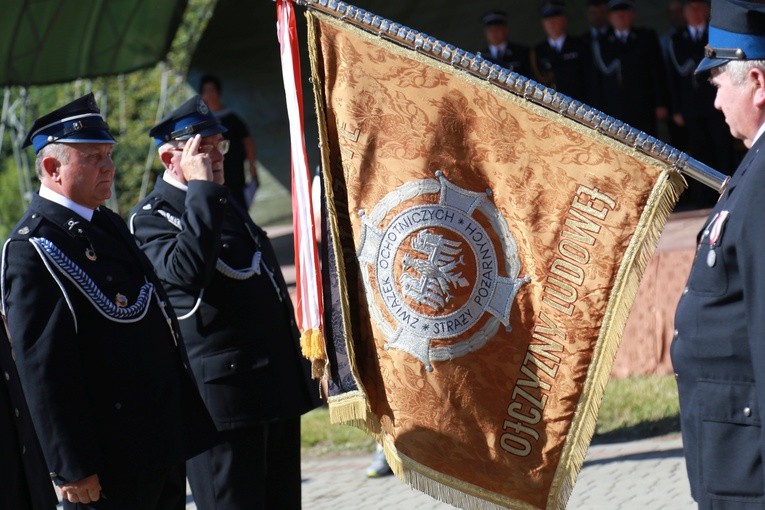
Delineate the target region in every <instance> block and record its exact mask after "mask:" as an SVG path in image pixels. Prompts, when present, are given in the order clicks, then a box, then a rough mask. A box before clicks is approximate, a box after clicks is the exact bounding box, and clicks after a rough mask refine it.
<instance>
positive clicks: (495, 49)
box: [489, 42, 507, 58]
mask: <svg viewBox="0 0 765 510" xmlns="http://www.w3.org/2000/svg"><path fill="white" fill-rule="evenodd" d="M506 49H507V42H503V43H502V44H498V45H496V46H489V51H490V52H491V56H492V57H493V58H497V57H499V56H500V55H504V54H505V50H506Z"/></svg>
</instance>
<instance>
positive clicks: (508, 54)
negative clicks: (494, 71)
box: [480, 11, 531, 76]
mask: <svg viewBox="0 0 765 510" xmlns="http://www.w3.org/2000/svg"><path fill="white" fill-rule="evenodd" d="M481 21H482V22H483V33H484V36H485V37H486V44H487V46H486V48H484V49H483V50H481V52H480V55H481V56H482V57H483V58H485V59H486V60H489V61H491V62H493V63H495V64H499V65H501V66H502V67H504V68H506V69H509V70H511V71H514V72H516V73H518V74H522V75H523V76H530V74H529V73H530V71H531V69H530V67H529V49H528V48H527V47H526V46H523V45H520V44H515V43H512V42H510V41H508V39H507V35H508V33H509V30H508V28H507V13H505V12H504V11H492V12H489V13H486V14H485V15H484V16H483V18H482V19H481Z"/></svg>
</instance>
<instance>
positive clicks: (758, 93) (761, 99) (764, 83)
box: [749, 68, 765, 109]
mask: <svg viewBox="0 0 765 510" xmlns="http://www.w3.org/2000/svg"><path fill="white" fill-rule="evenodd" d="M749 79H751V80H752V84H753V85H754V97H753V98H752V100H753V101H754V106H756V107H757V108H760V109H765V71H763V70H762V69H758V68H754V69H752V70H751V71H749Z"/></svg>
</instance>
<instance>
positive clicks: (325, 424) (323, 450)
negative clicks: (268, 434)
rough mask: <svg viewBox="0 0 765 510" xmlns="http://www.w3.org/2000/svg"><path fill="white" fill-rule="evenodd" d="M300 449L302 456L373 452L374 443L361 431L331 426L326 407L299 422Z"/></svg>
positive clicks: (354, 428)
mask: <svg viewBox="0 0 765 510" xmlns="http://www.w3.org/2000/svg"><path fill="white" fill-rule="evenodd" d="M300 425H301V434H300V449H301V452H302V454H303V455H304V456H313V457H316V456H321V455H339V454H344V453H364V452H369V453H371V452H373V451H374V449H375V441H374V439H372V438H371V437H369V436H368V435H367V434H366V433H365V432H363V431H362V430H361V429H357V428H356V427H351V426H349V425H331V424H330V423H329V410H328V409H327V407H326V406H325V407H320V408H318V409H314V410H313V411H311V412H310V413H308V414H305V415H303V416H302V418H301V420H300Z"/></svg>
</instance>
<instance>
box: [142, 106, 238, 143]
mask: <svg viewBox="0 0 765 510" xmlns="http://www.w3.org/2000/svg"><path fill="white" fill-rule="evenodd" d="M226 131H228V130H227V129H226V128H225V127H223V126H222V125H221V123H220V122H219V121H218V119H217V117H215V115H213V113H212V112H211V111H210V108H208V106H207V104H206V103H205V102H204V101H203V100H202V98H201V97H200V96H199V95H196V96H194V97H192V98H191V99H189V100H188V101H186V102H185V103H183V104H182V105H181V106H179V107H178V108H176V109H175V110H173V112H172V113H170V115H168V116H167V117H165V118H164V119H162V120H161V121H159V124H157V125H156V126H154V127H153V128H151V130H150V131H149V136H151V137H152V138H154V141H155V142H156V144H157V146H160V145H162V144H164V143H167V142H169V141H171V140H188V139H189V138H191V137H192V136H194V135H197V134H198V135H202V136H203V137H204V136H212V135H216V134H218V133H225V132H226Z"/></svg>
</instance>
